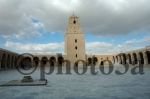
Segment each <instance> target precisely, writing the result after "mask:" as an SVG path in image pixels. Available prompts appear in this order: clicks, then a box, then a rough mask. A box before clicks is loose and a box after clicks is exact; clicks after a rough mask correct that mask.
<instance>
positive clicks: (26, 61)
mask: <svg viewBox="0 0 150 99" xmlns="http://www.w3.org/2000/svg"><path fill="white" fill-rule="evenodd" d="M31 65H32V64H31V58H30V57H24V58H23V59H22V61H21V68H23V69H29V68H31V67H32V66H31Z"/></svg>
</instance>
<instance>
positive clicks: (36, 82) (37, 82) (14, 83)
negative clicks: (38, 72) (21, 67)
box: [0, 80, 47, 86]
mask: <svg viewBox="0 0 150 99" xmlns="http://www.w3.org/2000/svg"><path fill="white" fill-rule="evenodd" d="M46 84H47V80H42V81H40V80H34V81H33V82H24V83H23V82H21V80H12V81H9V82H7V83H5V84H2V85H0V86H42V85H46Z"/></svg>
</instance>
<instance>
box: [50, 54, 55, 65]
mask: <svg viewBox="0 0 150 99" xmlns="http://www.w3.org/2000/svg"><path fill="white" fill-rule="evenodd" d="M49 62H50V66H55V63H56V58H55V57H54V56H52V57H51V58H50V61H49Z"/></svg>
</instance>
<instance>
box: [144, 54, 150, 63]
mask: <svg viewBox="0 0 150 99" xmlns="http://www.w3.org/2000/svg"><path fill="white" fill-rule="evenodd" d="M145 53H146V56H147V62H148V64H150V52H149V51H146V52H145Z"/></svg>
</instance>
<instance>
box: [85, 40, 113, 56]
mask: <svg viewBox="0 0 150 99" xmlns="http://www.w3.org/2000/svg"><path fill="white" fill-rule="evenodd" d="M110 48H112V44H110V43H106V42H88V43H86V53H95V54H98V53H107V52H108V50H109V49H110Z"/></svg>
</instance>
